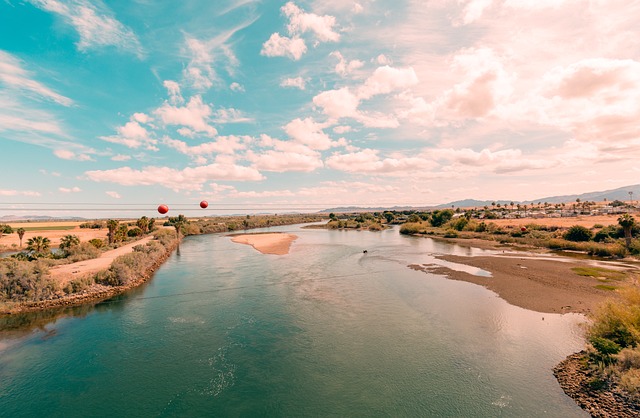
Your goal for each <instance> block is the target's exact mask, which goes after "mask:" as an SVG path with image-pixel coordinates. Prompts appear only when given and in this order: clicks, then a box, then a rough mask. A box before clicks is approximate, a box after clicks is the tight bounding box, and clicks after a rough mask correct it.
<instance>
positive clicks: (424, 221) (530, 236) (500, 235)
mask: <svg viewBox="0 0 640 418" xmlns="http://www.w3.org/2000/svg"><path fill="white" fill-rule="evenodd" d="M400 233H401V234H413V235H432V236H440V237H444V238H478V239H484V240H490V241H497V242H499V243H501V244H515V245H520V246H530V247H541V248H549V249H552V250H565V251H567V250H568V251H579V252H584V253H587V254H589V255H595V256H600V257H619V258H621V257H625V256H638V255H640V240H639V239H638V236H640V226H639V225H638V222H636V221H635V218H634V217H633V216H631V215H628V214H625V215H622V216H620V217H619V218H618V225H610V226H607V227H603V226H601V225H595V226H594V227H593V228H590V229H589V228H585V227H583V226H580V225H574V226H571V227H569V228H561V227H557V226H543V225H537V224H535V223H529V224H526V225H524V226H499V225H497V224H495V223H493V222H491V221H487V220H480V219H474V218H472V217H470V214H469V213H457V214H456V213H455V212H454V211H453V210H451V209H445V210H441V211H433V212H425V213H420V214H414V215H411V216H409V218H408V219H407V221H406V222H405V223H404V224H403V225H402V226H401V228H400Z"/></svg>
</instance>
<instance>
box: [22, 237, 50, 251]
mask: <svg viewBox="0 0 640 418" xmlns="http://www.w3.org/2000/svg"><path fill="white" fill-rule="evenodd" d="M50 246H51V240H50V239H49V238H47V237H42V236H37V237H33V238H29V239H28V240H27V250H28V251H33V252H34V253H36V254H38V255H40V254H42V253H44V252H45V251H48V250H49V247H50Z"/></svg>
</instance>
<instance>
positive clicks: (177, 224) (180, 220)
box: [169, 215, 189, 239]
mask: <svg viewBox="0 0 640 418" xmlns="http://www.w3.org/2000/svg"><path fill="white" fill-rule="evenodd" d="M169 223H170V224H171V225H173V227H174V228H175V229H176V237H177V238H178V239H180V231H181V230H182V227H183V226H185V225H186V224H187V223H189V221H188V220H187V218H186V217H185V216H184V215H178V216H177V217H174V218H169Z"/></svg>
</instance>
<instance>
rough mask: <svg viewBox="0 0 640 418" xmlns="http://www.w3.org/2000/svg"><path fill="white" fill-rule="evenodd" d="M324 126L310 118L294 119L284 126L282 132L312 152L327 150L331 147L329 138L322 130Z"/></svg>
mask: <svg viewBox="0 0 640 418" xmlns="http://www.w3.org/2000/svg"><path fill="white" fill-rule="evenodd" d="M324 126H325V125H323V124H320V123H317V122H315V121H314V120H313V119H311V118H305V119H299V118H297V119H294V120H292V121H291V122H289V123H288V124H287V125H285V126H284V131H285V132H286V133H287V135H289V136H290V137H291V138H292V139H294V140H295V141H296V142H298V143H300V144H304V145H306V146H308V147H309V148H311V149H314V150H320V151H322V150H327V149H329V148H330V147H331V145H332V143H331V138H330V137H329V135H327V134H325V133H324V132H323V131H322V129H323V128H324Z"/></svg>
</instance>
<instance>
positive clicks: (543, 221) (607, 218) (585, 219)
mask: <svg viewBox="0 0 640 418" xmlns="http://www.w3.org/2000/svg"><path fill="white" fill-rule="evenodd" d="M619 217H620V215H599V216H574V217H569V218H520V219H487V220H486V222H493V223H495V224H497V225H500V226H506V225H515V226H525V225H527V224H538V225H544V226H560V227H565V228H568V227H571V226H573V225H581V226H584V227H586V228H592V227H593V226H594V225H596V224H600V225H603V226H607V225H618V218H619Z"/></svg>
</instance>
